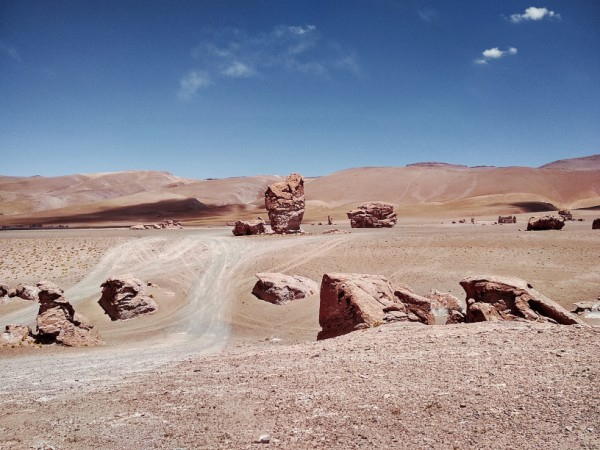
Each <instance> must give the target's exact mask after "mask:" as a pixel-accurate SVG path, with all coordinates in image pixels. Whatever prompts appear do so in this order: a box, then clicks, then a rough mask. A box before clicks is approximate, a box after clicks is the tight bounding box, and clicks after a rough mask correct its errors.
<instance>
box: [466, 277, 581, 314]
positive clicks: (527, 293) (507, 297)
mask: <svg viewBox="0 0 600 450" xmlns="http://www.w3.org/2000/svg"><path fill="white" fill-rule="evenodd" d="M460 285H461V286H462V287H463V289H464V290H465V292H466V294H467V299H466V300H467V317H466V321H467V322H481V321H493V320H529V321H536V322H552V323H558V324H561V325H574V324H580V325H586V324H585V322H583V321H582V320H581V319H579V318H578V317H577V316H575V315H573V314H571V313H570V312H569V311H567V310H566V309H565V308H563V307H562V306H560V305H559V304H558V303H556V302H554V301H552V300H550V299H549V298H547V297H545V296H543V295H542V294H540V293H539V292H537V291H536V290H535V289H533V287H532V286H531V285H530V284H529V283H527V282H526V281H524V280H521V279H519V278H511V277H498V276H489V277H469V278H465V279H463V280H461V282H460Z"/></svg>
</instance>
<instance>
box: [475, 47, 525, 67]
mask: <svg viewBox="0 0 600 450" xmlns="http://www.w3.org/2000/svg"><path fill="white" fill-rule="evenodd" d="M516 54H517V49H516V48H515V47H509V48H508V49H507V50H500V49H499V48H498V47H494V48H489V49H487V50H484V51H483V52H481V57H479V58H477V59H476V60H475V61H474V62H475V64H481V65H483V64H487V63H488V62H490V61H492V60H494V59H500V58H504V57H505V56H510V55H516Z"/></svg>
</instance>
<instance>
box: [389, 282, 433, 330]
mask: <svg viewBox="0 0 600 450" xmlns="http://www.w3.org/2000/svg"><path fill="white" fill-rule="evenodd" d="M394 295H395V296H396V298H398V299H399V300H400V301H401V302H402V303H403V304H404V306H405V307H406V309H407V310H408V311H409V313H412V314H414V315H415V316H416V317H418V321H419V322H421V323H424V324H426V325H434V324H435V318H434V317H433V313H432V311H431V300H430V299H428V298H427V297H422V296H420V295H418V294H415V293H414V292H413V291H412V290H411V289H410V288H409V287H408V286H402V287H396V289H395V290H394ZM409 319H410V317H409ZM413 321H415V320H414V319H413Z"/></svg>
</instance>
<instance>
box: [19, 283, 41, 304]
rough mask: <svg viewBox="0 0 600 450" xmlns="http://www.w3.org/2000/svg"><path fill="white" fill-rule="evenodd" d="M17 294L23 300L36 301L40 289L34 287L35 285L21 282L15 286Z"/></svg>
mask: <svg viewBox="0 0 600 450" xmlns="http://www.w3.org/2000/svg"><path fill="white" fill-rule="evenodd" d="M15 296H16V297H19V298H22V299H23V300H31V301H35V300H37V298H38V289H36V288H34V287H33V286H28V285H25V284H19V285H18V286H17V287H16V288H15Z"/></svg>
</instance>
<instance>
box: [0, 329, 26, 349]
mask: <svg viewBox="0 0 600 450" xmlns="http://www.w3.org/2000/svg"><path fill="white" fill-rule="evenodd" d="M0 341H2V342H4V343H7V344H19V343H21V345H23V344H25V343H27V344H31V343H33V341H34V339H33V337H32V335H31V328H29V327H28V326H25V325H6V327H5V328H4V333H3V334H2V335H1V336H0Z"/></svg>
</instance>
